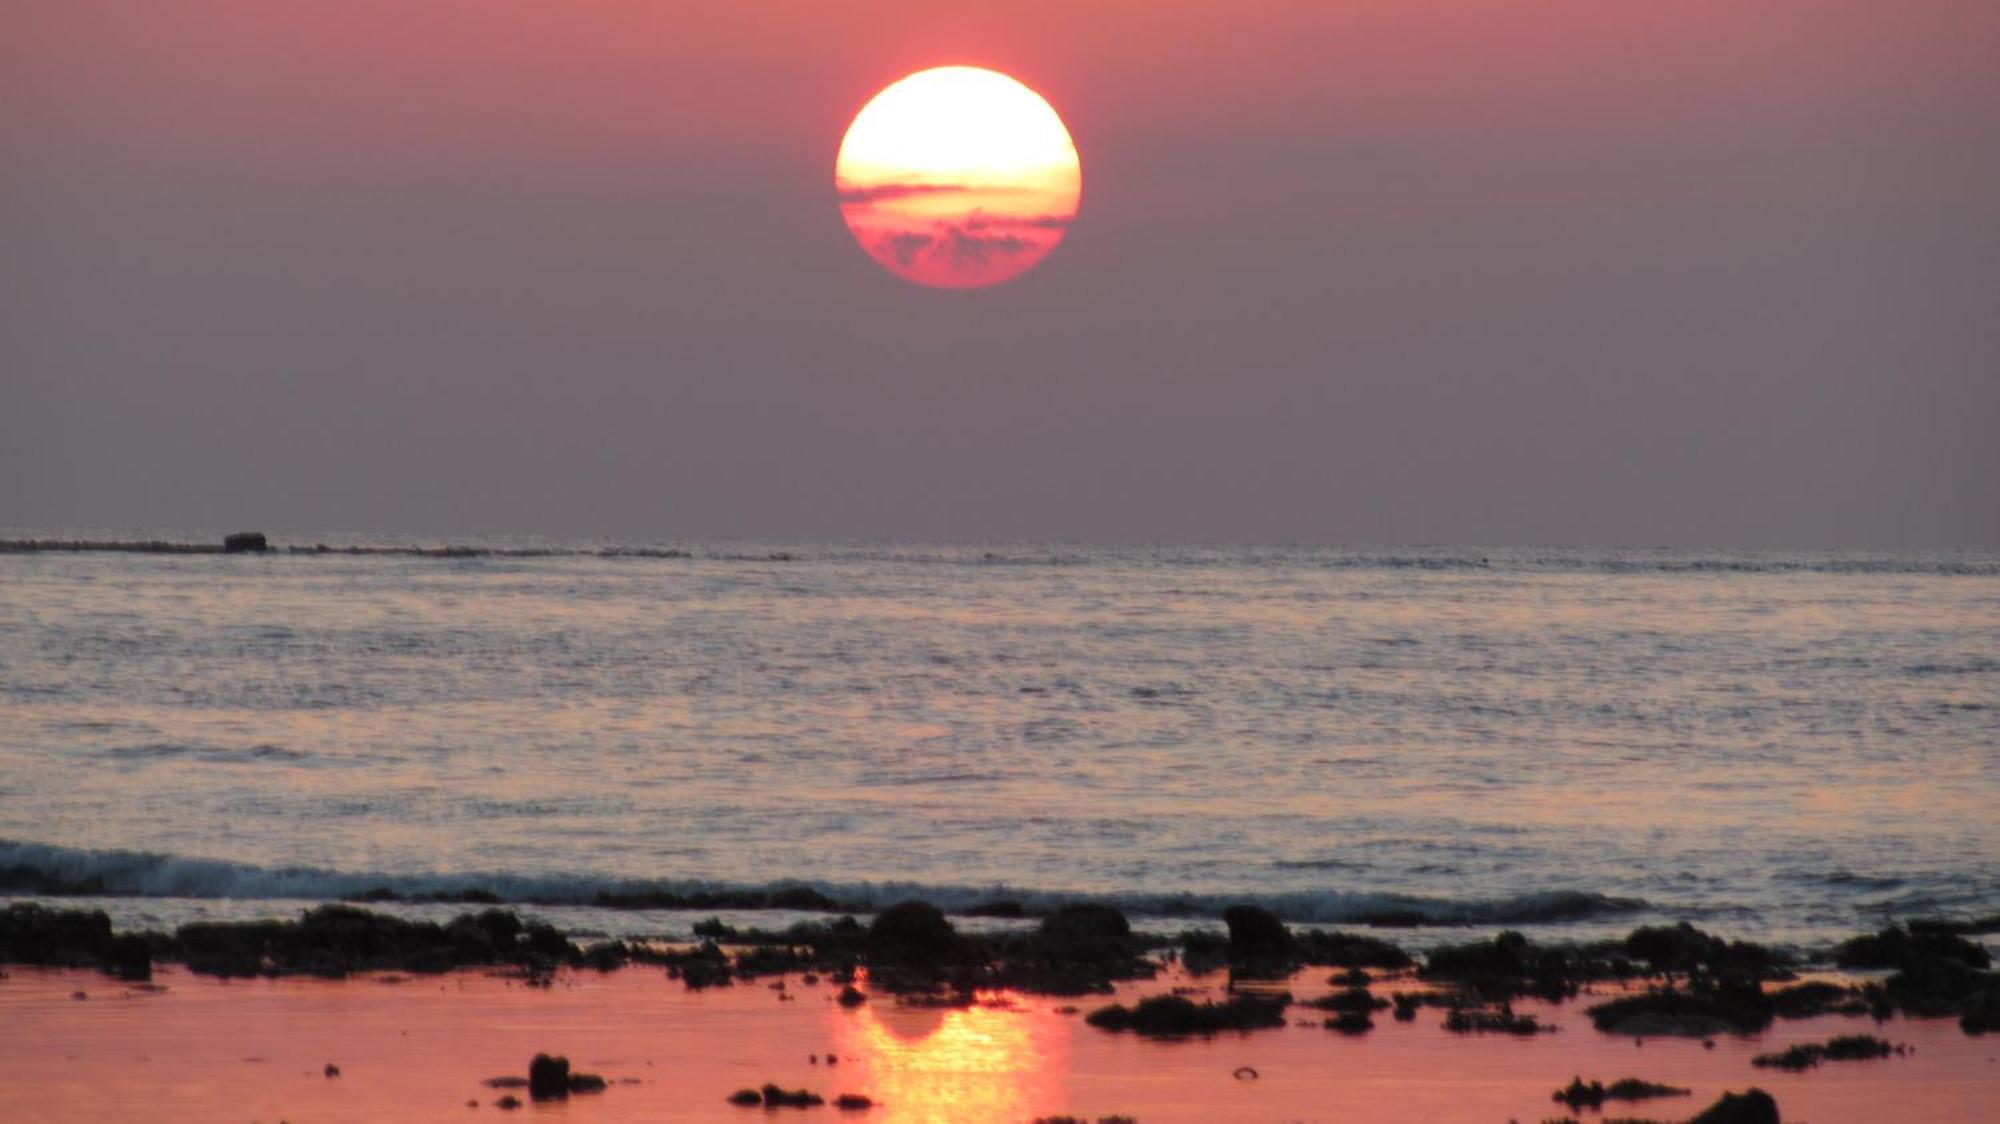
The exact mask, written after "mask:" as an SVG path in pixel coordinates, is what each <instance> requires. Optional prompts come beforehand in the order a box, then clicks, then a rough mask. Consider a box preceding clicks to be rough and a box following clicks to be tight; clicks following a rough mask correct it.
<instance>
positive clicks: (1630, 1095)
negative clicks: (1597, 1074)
mask: <svg viewBox="0 0 2000 1124" xmlns="http://www.w3.org/2000/svg"><path fill="white" fill-rule="evenodd" d="M1690 1092H1691V1090H1688V1089H1682V1088H1678V1087H1676V1086H1673V1085H1661V1084H1659V1083H1657V1082H1653V1081H1644V1080H1641V1079H1639V1078H1637V1077H1625V1078H1620V1079H1619V1080H1617V1081H1613V1082H1612V1083H1611V1084H1609V1085H1606V1084H1605V1083H1604V1082H1602V1081H1591V1082H1588V1083H1586V1082H1585V1081H1584V1079H1583V1078H1581V1077H1574V1078H1571V1079H1570V1083H1569V1084H1568V1085H1567V1086H1565V1087H1564V1088H1561V1089H1557V1090H1556V1091H1555V1093H1554V1094H1553V1095H1551V1096H1550V1098H1549V1099H1550V1100H1552V1101H1554V1102H1555V1103H1557V1104H1561V1105H1568V1106H1569V1107H1571V1108H1603V1107H1604V1102H1605V1101H1644V1100H1651V1099H1653V1098H1655V1097H1685V1096H1688V1095H1690Z"/></svg>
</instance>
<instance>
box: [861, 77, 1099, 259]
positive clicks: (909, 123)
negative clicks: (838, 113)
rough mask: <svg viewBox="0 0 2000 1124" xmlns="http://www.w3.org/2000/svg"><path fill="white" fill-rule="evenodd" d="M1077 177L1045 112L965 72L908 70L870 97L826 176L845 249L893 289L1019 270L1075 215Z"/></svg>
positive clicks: (1060, 133)
mask: <svg viewBox="0 0 2000 1124" xmlns="http://www.w3.org/2000/svg"><path fill="white" fill-rule="evenodd" d="M1082 183H1083V178H1082V171H1081V169H1080V167H1079V164H1078V160H1077V154H1076V145H1075V143H1074V142H1073V141H1072V140H1071V139H1070V135H1069V130H1068V129H1066V128H1064V126H1063V123H1062V119H1061V118H1059V117H1058V116H1056V112H1055V110H1054V109H1052V108H1051V107H1050V106H1049V104H1048V102H1046V101H1044V100H1043V99H1042V98H1041V96H1040V95H1038V94H1036V93H1035V92H1034V91H1033V90H1030V89H1028V88H1027V87H1026V86H1023V85H1022V84H1021V83H1019V82H1017V81H1015V80H1014V79H1012V78H1009V77H1007V76H1006V75H1003V74H998V73H995V72H994V71H990V70H981V69H978V68H975V67H963V66H952V67H939V68H937V69H934V70H925V71H920V72H918V73H916V74H913V75H910V76H909V77H907V78H904V79H903V80H901V81H899V82H896V83H894V84H892V85H890V86H889V87H887V88H886V89H884V90H883V91H882V92H881V93H879V94H877V95H876V96H875V97H874V99H873V100H871V101H870V102H869V103H868V104H867V106H865V107H864V108H863V109H862V110H861V112H860V114H858V115H857V116H856V117H855V119H854V123H853V124H852V125H851V126H849V128H848V130H847V136H846V138H845V139H844V140H843V141H842V142H841V146H840V154H839V157H838V158H837V160H836V162H835V167H834V187H835V191H836V193H837V198H838V199H839V202H840V210H841V217H842V218H844V219H845V220H846V222H847V226H848V229H849V230H851V231H852V232H853V233H854V237H855V240H856V241H857V242H859V243H860V245H861V248H862V249H863V250H866V251H867V252H868V254H869V256H871V257H873V258H874V259H875V260H876V261H877V262H879V263H880V264H881V265H882V266H883V267H885V268H887V269H888V270H889V271H890V272H892V273H894V274H896V275H897V276H899V277H902V278H904V279H905V280H909V281H914V282H917V283H919V284H924V285H932V286H938V287H941V288H956V289H966V288H979V287H983V286H987V285H994V284H998V283H1000V282H1003V281H1008V280H1011V279H1013V278H1015V277H1018V276H1019V275H1021V274H1022V273H1024V272H1026V271H1027V270H1028V269H1029V268H1031V267H1032V266H1034V265H1035V263H1037V262H1039V261H1040V260H1041V259H1042V258H1043V257H1045V256H1046V255H1047V254H1048V252H1049V251H1050V250H1052V249H1054V248H1055V246H1056V244H1057V243H1059V242H1061V241H1062V238H1063V235H1064V233H1065V232H1066V231H1067V230H1068V227H1069V224H1070V222H1071V220H1073V219H1074V218H1075V217H1076V212H1077V204H1078V201H1079V199H1080V198H1081V194H1082Z"/></svg>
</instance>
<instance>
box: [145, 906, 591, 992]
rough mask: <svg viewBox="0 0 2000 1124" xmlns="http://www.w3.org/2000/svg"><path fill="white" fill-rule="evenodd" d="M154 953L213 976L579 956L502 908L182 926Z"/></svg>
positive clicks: (551, 961) (436, 968)
mask: <svg viewBox="0 0 2000 1124" xmlns="http://www.w3.org/2000/svg"><path fill="white" fill-rule="evenodd" d="M160 955H161V957H162V958H164V959H175V960H179V961H181V962H182V963H184V964H186V965H187V966H188V967H189V968H190V969H191V970H193V971H196V972H200V973H203V974H205V975H214V976H284V975H313V976H344V975H347V974H348V973H350V972H366V971H391V970H393V971H410V972H443V971H449V970H450V969H453V968H463V967H473V966H482V965H512V966H516V967H520V968H524V969H527V970H530V971H547V970H549V969H552V968H554V967H556V966H558V965H564V964H571V965H574V964H580V963H581V962H582V961H583V954H582V952H581V951H580V950H579V949H578V948H577V947H576V946H575V945H573V944H571V943H570V941H569V939H568V938H567V937H565V936H563V934H562V933H561V932H560V931H558V930H556V929H555V928H554V927H552V926H549V925H545V924H540V923H533V922H523V921H522V920H521V919H520V918H519V917H517V916H515V915H514V914H513V913H512V912H509V911H507V910H502V909H489V910H486V911H484V912H481V913H477V914H462V915H460V916H458V917H456V918H453V919H452V920H451V921H450V922H449V923H447V924H444V925H439V924H437V923H435V922H430V921H404V920H402V919H401V918H397V917H389V916H387V915H384V914H379V913H371V912H369V911H367V910H363V909H356V908H354V907H353V906H346V905H326V906H320V907H319V908H317V909H311V910H307V911H306V913H305V914H304V915H303V916H302V917H300V918H299V920H297V921H247V922H206V921H204V922H195V923H193V924H188V925H183V926H181V927H180V928H179V929H178V930H176V931H175V933H174V935H173V936H172V937H171V938H167V939H166V940H165V941H164V942H163V943H162V947H161V949H160Z"/></svg>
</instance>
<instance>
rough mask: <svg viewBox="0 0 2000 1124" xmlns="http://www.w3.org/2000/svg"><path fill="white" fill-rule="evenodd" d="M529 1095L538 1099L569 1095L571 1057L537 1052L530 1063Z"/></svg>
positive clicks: (559, 1098)
mask: <svg viewBox="0 0 2000 1124" xmlns="http://www.w3.org/2000/svg"><path fill="white" fill-rule="evenodd" d="M528 1095H529V1096H530V1097H533V1098H534V1099H535V1100H538V1101H554V1100H561V1099H562V1098H564V1097H567V1096H569V1059H568V1058H555V1057H550V1056H549V1055H547V1054H536V1055H535V1060H534V1061H531V1062H529V1063H528Z"/></svg>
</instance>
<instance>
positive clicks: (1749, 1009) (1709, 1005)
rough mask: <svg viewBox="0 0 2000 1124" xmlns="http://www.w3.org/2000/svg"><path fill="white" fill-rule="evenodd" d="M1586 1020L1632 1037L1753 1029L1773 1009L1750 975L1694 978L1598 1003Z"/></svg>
mask: <svg viewBox="0 0 2000 1124" xmlns="http://www.w3.org/2000/svg"><path fill="white" fill-rule="evenodd" d="M1589 1013H1590V1021H1591V1023H1592V1024H1593V1025H1595V1026H1596V1027H1597V1029H1599V1030H1601V1031H1604V1032H1605V1033H1607V1034H1623V1035H1630V1036H1632V1037H1650V1036H1653V1035H1671V1036H1680V1037H1688V1038H1706V1037H1708V1036H1709V1035H1712V1034H1723V1033H1734V1034H1755V1033H1756V1032H1758V1031H1760V1030H1763V1029H1764V1028H1766V1027H1768V1026H1770V1025H1771V1020H1772V1019H1773V1018H1774V1017H1775V1014H1776V1012H1775V1010H1774V1008H1773V1006H1772V1003H1771V1000H1770V998H1769V997H1768V996H1766V995H1765V994H1764V990H1763V988H1762V987H1760V986H1759V985H1758V984H1757V982H1756V981H1754V980H1741V979H1724V980H1710V979H1703V978H1699V977H1697V978H1696V979H1693V980H1690V981H1689V984H1688V986H1687V987H1685V988H1678V987H1667V988H1659V989H1655V990H1652V991H1648V992H1645V993H1643V994H1639V995H1627V996H1623V997H1620V998H1618V999H1613V1000H1609V1001H1608V1002H1604V1003H1598V1004H1596V1005H1594V1006H1592V1007H1591V1008H1590V1009H1589Z"/></svg>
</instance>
